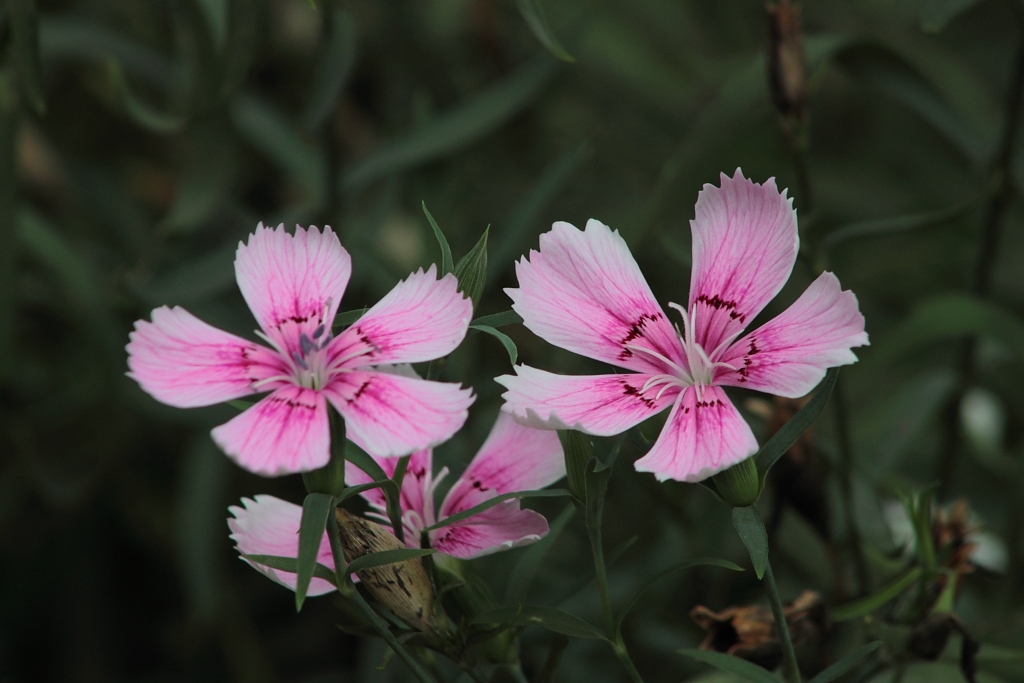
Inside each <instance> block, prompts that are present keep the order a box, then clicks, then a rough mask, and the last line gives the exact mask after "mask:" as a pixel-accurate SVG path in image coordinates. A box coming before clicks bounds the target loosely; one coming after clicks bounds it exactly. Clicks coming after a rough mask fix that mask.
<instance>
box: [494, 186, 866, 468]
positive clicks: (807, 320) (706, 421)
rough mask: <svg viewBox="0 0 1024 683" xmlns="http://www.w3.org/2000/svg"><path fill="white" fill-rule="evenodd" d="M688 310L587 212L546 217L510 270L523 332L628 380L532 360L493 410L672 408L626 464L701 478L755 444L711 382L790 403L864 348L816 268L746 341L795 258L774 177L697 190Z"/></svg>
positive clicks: (558, 413) (579, 421) (622, 425)
mask: <svg viewBox="0 0 1024 683" xmlns="http://www.w3.org/2000/svg"><path fill="white" fill-rule="evenodd" d="M695 213H696V216H695V219H694V220H693V221H691V222H690V226H691V231H692V233H693V269H692V271H691V277H690V295H689V301H688V304H687V306H686V307H685V308H684V307H683V306H681V305H679V304H676V303H669V307H670V308H672V309H674V310H675V311H677V312H678V313H679V316H680V322H681V323H682V325H681V326H680V325H679V324H675V325H673V324H672V323H670V322H669V318H668V317H667V316H666V315H665V313H664V311H663V310H662V308H661V306H660V305H659V304H658V303H657V301H656V300H655V298H654V295H653V294H652V292H651V289H650V287H649V286H648V284H647V282H646V280H645V279H644V277H643V275H642V274H641V272H640V269H639V267H638V266H637V264H636V261H635V260H634V259H633V256H632V254H630V252H629V249H628V247H627V246H626V243H625V241H624V240H623V239H622V237H621V236H620V235H619V233H618V232H617V231H612V230H611V229H609V228H608V227H607V226H606V225H604V224H602V223H600V222H598V221H595V220H591V221H588V223H587V226H586V230H582V231H581V230H578V229H577V228H575V227H573V226H572V225H569V224H568V223H555V224H554V226H552V229H551V231H550V232H548V233H545V234H543V235H541V237H540V250H539V251H531V252H530V255H529V258H528V259H527V258H524V259H523V260H521V261H520V262H519V263H517V264H516V274H517V276H518V278H519V287H518V288H514V289H508V290H506V291H507V292H508V294H509V296H510V297H511V298H512V300H513V306H512V308H513V309H514V310H515V311H516V312H517V313H519V314H520V315H521V316H522V318H523V322H524V324H525V325H526V327H528V328H529V329H530V330H532V331H533V332H534V333H535V334H537V335H538V336H540V337H542V338H544V339H546V340H547V341H549V342H550V343H552V344H554V345H556V346H560V347H561V348H564V349H567V350H569V351H573V352H575V353H578V354H580V355H584V356H588V357H590V358H594V359H597V360H601V361H604V362H606V363H609V364H611V365H615V366H617V367H619V368H622V369H624V370H629V371H632V373H629V374H611V375H594V376H577V377H567V376H562V375H556V374H553V373H549V372H545V371H543V370H538V369H535V368H530V367H528V366H523V365H520V366H516V368H515V372H516V374H515V375H504V376H502V377H498V378H497V381H498V382H499V383H501V384H502V385H504V386H505V388H506V389H507V391H506V392H505V394H504V395H503V397H504V399H505V406H504V407H503V410H505V411H507V412H509V413H511V414H512V415H513V416H515V418H516V419H517V420H519V421H521V422H523V423H524V424H530V425H533V426H538V427H547V428H559V429H565V428H573V429H579V430H581V431H584V432H587V433H590V434H596V435H602V436H607V435H612V434H617V433H620V432H622V431H624V430H626V429H629V428H630V427H632V426H634V425H636V424H638V423H639V422H641V421H643V420H644V419H646V418H648V417H651V416H652V415H655V414H657V413H659V412H661V411H663V410H665V409H666V408H669V407H670V406H671V411H670V413H669V418H668V420H667V422H666V424H665V426H664V428H663V429H662V432H661V434H660V436H659V437H658V440H657V441H656V442H655V444H654V446H653V447H652V448H651V450H650V452H648V454H647V455H646V456H644V457H643V458H641V459H640V460H638V461H637V462H636V469H637V470H639V471H641V472H652V473H653V474H654V475H655V476H656V477H657V478H658V479H659V480H665V479H676V480H680V481H700V480H702V479H705V478H707V477H709V476H711V475H712V474H715V473H716V472H719V471H721V470H724V469H726V468H728V467H731V466H732V465H734V464H736V463H737V462H740V461H741V460H743V459H745V458H747V457H749V456H751V455H753V454H754V453H755V452H756V451H757V441H756V439H755V438H754V435H753V433H752V432H751V430H750V427H749V426H748V425H747V423H746V422H745V421H744V420H743V418H742V417H741V416H740V414H739V412H738V411H737V410H736V408H735V407H734V406H733V405H732V402H731V401H730V400H729V398H728V396H726V395H725V392H724V391H722V390H721V388H720V387H721V386H741V387H747V388H751V389H758V390H760V391H766V392H770V393H774V394H778V395H780V396H787V397H791V398H795V397H798V396H803V395H804V394H806V393H807V392H809V391H810V390H811V389H813V388H814V387H815V386H816V385H817V384H818V383H819V382H820V381H821V379H822V378H823V377H824V375H825V371H826V370H827V369H828V368H829V367H833V366H836V365H845V364H848V363H854V362H856V360H857V358H856V356H855V355H854V354H853V352H852V351H851V348H852V347H855V346H863V345H866V344H867V343H868V337H867V334H866V333H865V331H864V317H863V316H862V315H861V313H860V311H859V309H858V305H857V298H856V297H855V296H854V295H853V293H851V292H849V291H843V290H842V288H841V287H840V285H839V281H838V279H836V277H835V275H833V274H832V273H822V274H821V275H820V276H819V277H818V278H817V280H815V281H814V282H813V283H812V284H811V286H810V287H808V289H807V291H806V292H804V294H803V295H802V296H801V297H800V298H799V299H798V300H797V301H796V302H794V303H793V304H792V305H791V306H790V307H789V308H788V309H786V310H785V311H784V312H783V313H781V314H780V315H779V316H777V317H776V318H774V319H773V320H770V321H769V322H767V323H765V324H764V325H763V326H761V327H760V328H758V329H756V330H754V331H752V332H750V333H748V334H746V336H743V337H741V335H743V332H744V329H745V327H746V325H747V324H748V323H749V322H750V321H751V320H753V319H754V318H755V317H756V316H757V314H758V313H760V312H761V311H762V310H763V309H764V308H765V306H767V305H768V303H769V302H770V301H771V300H772V299H773V298H774V297H775V295H776V294H778V293H779V291H780V290H781V289H782V287H783V285H784V284H785V283H786V280H787V279H789V276H790V273H791V272H792V270H793V265H794V264H795V262H796V255H797V248H798V246H799V237H798V233H797V224H796V212H795V211H794V210H793V207H792V200H789V199H787V197H786V193H785V191H783V192H781V193H780V192H779V191H778V189H777V188H776V186H775V181H774V179H770V180H769V181H768V182H766V183H764V184H763V185H762V184H757V183H754V182H752V181H750V180H748V179H746V178H744V177H743V175H742V173H741V172H740V171H739V170H737V171H736V173H735V174H734V175H733V177H731V178H730V177H728V176H726V175H724V174H723V175H722V176H721V187H714V186H712V185H705V186H704V189H703V190H702V191H701V192H700V194H699V196H698V198H697V204H696V210H695Z"/></svg>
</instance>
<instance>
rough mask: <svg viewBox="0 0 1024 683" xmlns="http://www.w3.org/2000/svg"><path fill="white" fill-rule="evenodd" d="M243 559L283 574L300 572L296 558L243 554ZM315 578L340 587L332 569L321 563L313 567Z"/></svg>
mask: <svg viewBox="0 0 1024 683" xmlns="http://www.w3.org/2000/svg"><path fill="white" fill-rule="evenodd" d="M242 557H243V558H244V559H246V560H248V561H249V562H252V563H253V564H261V565H263V566H265V567H270V568H271V569H276V570H278V571H282V572H289V573H291V574H297V573H298V572H299V561H298V559H296V558H294V557H283V556H281V555H246V554H244V553H243V554H242ZM313 576H315V577H316V578H318V579H323V580H324V581H330V582H331V583H333V584H334V585H335V586H337V585H338V577H337V575H336V574H335V573H334V571H333V570H332V569H330V568H329V567H325V566H324V565H322V564H320V563H319V562H318V563H316V564H315V565H314V566H313Z"/></svg>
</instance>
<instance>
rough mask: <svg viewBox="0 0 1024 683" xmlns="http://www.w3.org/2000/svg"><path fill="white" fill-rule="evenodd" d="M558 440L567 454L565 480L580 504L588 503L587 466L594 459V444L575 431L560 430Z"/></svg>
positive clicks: (588, 438) (585, 436)
mask: <svg viewBox="0 0 1024 683" xmlns="http://www.w3.org/2000/svg"><path fill="white" fill-rule="evenodd" d="M558 438H559V439H561V440H562V451H563V452H564V454H565V479H566V481H567V482H568V484H569V491H570V492H571V493H572V495H573V498H575V499H576V500H577V501H578V502H580V503H586V500H587V481H586V477H587V466H588V464H589V463H590V460H591V458H593V457H594V444H593V443H592V442H591V441H590V437H588V436H587V435H586V434H584V433H582V432H578V431H576V430H574V429H564V430H563V429H560V430H558Z"/></svg>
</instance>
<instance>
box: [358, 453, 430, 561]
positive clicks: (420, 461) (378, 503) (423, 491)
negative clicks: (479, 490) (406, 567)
mask: <svg viewBox="0 0 1024 683" xmlns="http://www.w3.org/2000/svg"><path fill="white" fill-rule="evenodd" d="M370 457H371V458H373V459H374V460H376V461H377V464H378V465H380V466H381V469H383V470H384V473H385V474H386V475H388V477H394V476H395V469H396V468H397V467H398V458H376V457H374V456H372V455H371V456H370ZM345 481H346V483H347V484H348V485H349V486H358V485H359V484H368V483H370V482H371V481H373V479H371V478H370V475H368V474H367V473H366V472H363V471H362V470H361V469H359V468H358V467H356V466H355V465H353V464H352V463H351V462H346V463H345ZM433 481H434V472H433V451H432V450H430V449H429V448H425V449H423V450H420V451H416V452H415V453H413V454H412V455H411V456H410V458H409V464H408V466H407V467H406V468H405V476H404V477H402V491H401V495H400V496H399V504H400V506H401V508H402V512H403V513H405V512H407V511H409V510H413V511H415V512H416V513H417V514H418V515H420V517H421V518H422V519H426V518H427V517H426V515H425V512H426V511H427V510H429V511H430V514H431V515H433V514H434V495H433V487H432V484H433ZM359 495H361V496H362V497H363V498H364V499H366V501H367V502H368V503H370V505H373V506H374V507H376V508H377V509H379V510H381V511H383V510H384V509H385V507H386V506H387V499H386V498H385V496H384V492H383V491H382V490H381V489H379V488H375V489H370V490H368V491H363V492H362V493H361V494H359ZM431 519H433V517H431ZM407 536H408V534H407ZM406 540H407V541H409V540H410V538H408V537H407V538H406ZM411 540H412V542H413V543H414V544H415V547H417V548H418V547H419V537H418V535H414V537H413V538H412V539H411Z"/></svg>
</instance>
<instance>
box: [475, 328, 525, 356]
mask: <svg viewBox="0 0 1024 683" xmlns="http://www.w3.org/2000/svg"><path fill="white" fill-rule="evenodd" d="M469 329H471V330H478V331H480V332H483V333H484V334H489V335H491V336H492V337H494V338H495V339H497V340H498V341H499V342H501V345H502V346H504V347H505V352H506V353H507V354H508V361H509V362H510V363H511V364H512V365H515V364H516V360H517V359H518V358H519V349H517V348H516V343H515V342H514V341H512V338H511V337H509V336H508V335H507V334H505V333H504V332H499V331H498V330H496V329H494V328H493V327H489V326H487V325H470V326H469Z"/></svg>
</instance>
